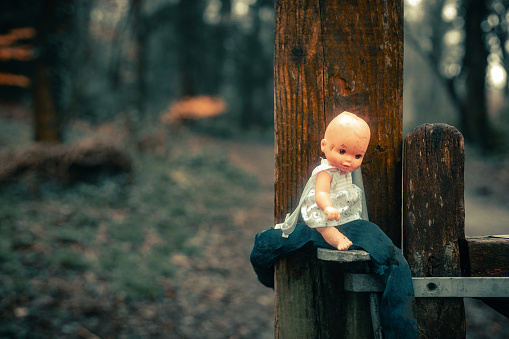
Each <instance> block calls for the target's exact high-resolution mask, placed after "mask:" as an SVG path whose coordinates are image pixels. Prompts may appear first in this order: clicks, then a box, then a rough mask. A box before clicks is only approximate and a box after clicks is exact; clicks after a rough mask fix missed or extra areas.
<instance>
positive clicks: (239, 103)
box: [0, 0, 509, 338]
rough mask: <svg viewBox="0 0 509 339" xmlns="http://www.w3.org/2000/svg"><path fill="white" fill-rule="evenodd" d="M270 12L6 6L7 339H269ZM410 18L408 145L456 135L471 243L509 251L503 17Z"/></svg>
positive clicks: (436, 8) (36, 2)
mask: <svg viewBox="0 0 509 339" xmlns="http://www.w3.org/2000/svg"><path fill="white" fill-rule="evenodd" d="M322 2H323V1H322V0H320V1H318V3H322ZM274 6H275V4H274V1H270V0H192V1H191V0H189V1H184V0H91V1H85V0H3V1H0V337H1V338H273V337H274V319H273V318H274V310H273V307H274V304H273V302H274V298H273V291H272V290H269V289H266V288H265V287H264V286H262V285H261V284H260V283H259V282H258V281H257V280H256V276H255V275H254V273H253V272H252V269H251V266H250V263H249V252H250V250H251V247H252V244H253V237H254V235H255V234H256V233H257V232H259V231H261V230H262V229H264V228H266V227H269V226H271V225H273V223H274V220H273V219H274V163H275V161H274V106H275V105H274V93H275V88H274V48H275V46H274V44H275V41H277V39H275V35H277V32H275V19H276V18H275V12H274ZM404 8H405V15H404V21H405V26H404V33H405V35H404V36H405V38H404V39H405V40H404V53H405V54H404V83H403V88H404V91H403V97H404V99H403V134H404V135H406V134H407V133H409V132H410V131H411V130H412V129H414V128H415V127H417V126H419V125H420V124H423V123H447V124H450V125H453V126H455V127H457V128H458V130H460V132H461V133H462V134H463V136H464V137H465V142H466V162H465V204H466V213H467V218H466V232H467V236H469V235H471V236H478V235H486V234H508V233H509V225H508V223H507V220H508V218H509V209H507V206H508V204H509V194H508V193H507V192H509V161H508V160H507V156H508V154H509V152H508V150H509V133H508V132H509V100H508V99H509V97H508V96H509V86H508V78H507V73H508V71H509V1H508V0H483V1H476V0H428V1H424V0H405V1H404ZM465 304H466V311H467V337H469V338H485V337H490V338H509V337H508V336H507V333H509V319H507V318H505V317H504V316H502V315H501V314H499V313H497V312H496V311H494V310H493V309H491V308H489V307H487V306H486V305H485V304H483V303H482V302H480V301H478V300H467V301H465Z"/></svg>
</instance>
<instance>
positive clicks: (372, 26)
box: [274, 0, 403, 339]
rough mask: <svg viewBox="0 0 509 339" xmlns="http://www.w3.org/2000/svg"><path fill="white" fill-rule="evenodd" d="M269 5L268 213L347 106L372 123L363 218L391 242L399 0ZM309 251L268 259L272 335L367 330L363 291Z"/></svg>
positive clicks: (295, 185)
mask: <svg viewBox="0 0 509 339" xmlns="http://www.w3.org/2000/svg"><path fill="white" fill-rule="evenodd" d="M275 14H276V27H275V58H274V81H275V83H274V84H275V89H274V91H275V92H274V94H275V118H274V123H275V219H276V223H279V222H282V221H283V220H284V218H285V216H286V214H287V213H291V212H292V211H293V209H294V208H295V207H296V206H297V204H298V201H299V199H300V195H301V192H302V189H303V187H304V185H305V183H306V182H307V180H308V178H309V176H310V175H311V172H312V170H313V168H314V167H316V166H317V165H318V164H319V162H320V157H321V156H322V154H321V151H320V140H321V139H322V138H323V135H324V132H325V128H326V125H327V124H328V123H329V122H330V121H331V120H332V119H333V118H334V117H335V116H336V115H338V114H339V113H341V112H342V111H344V110H348V111H350V112H352V113H355V114H357V115H359V116H360V117H362V118H363V119H364V120H366V121H367V122H368V124H369V125H370V128H371V142H370V146H369V149H368V151H367V156H366V158H365V160H364V163H363V166H362V169H363V180H364V186H365V190H366V196H367V203H368V211H369V213H370V218H371V220H372V221H374V222H375V223H377V224H378V225H379V226H380V227H381V228H382V229H383V230H384V231H385V232H386V233H387V235H388V236H389V237H390V238H391V239H392V240H393V241H394V242H395V243H396V244H399V243H400V239H401V227H400V226H401V158H402V156H401V153H402V93H403V5H402V1H401V0H342V1H326V0H285V1H282V0H276V1H275ZM315 258H316V253H314V252H313V253H311V254H310V256H307V257H306V256H304V255H303V254H300V255H298V256H297V255H295V256H293V255H292V256H291V257H289V258H286V259H283V260H281V261H280V262H279V263H278V265H277V266H276V277H275V279H276V289H275V292H276V294H275V312H276V338H292V339H293V338H318V337H319V338H333V337H334V338H369V337H372V335H373V334H372V329H371V325H370V324H369V322H370V320H369V319H370V316H369V305H368V302H367V299H366V300H361V299H359V298H361V296H354V295H351V294H346V295H342V294H341V293H343V292H339V291H342V273H341V272H342V269H341V268H340V267H342V266H341V265H338V264H332V263H328V264H325V263H323V262H322V263H319V264H318V265H315V263H316V259H315ZM331 265H332V266H331ZM338 274H340V276H339V277H338V276H337V275H338ZM363 297H365V296H363ZM334 310H335V311H334ZM344 312H349V314H351V315H352V317H346V316H345V315H344ZM366 312H367V313H366ZM318 333H319V335H318Z"/></svg>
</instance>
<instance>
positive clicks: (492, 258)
mask: <svg viewBox="0 0 509 339" xmlns="http://www.w3.org/2000/svg"><path fill="white" fill-rule="evenodd" d="M461 245H462V246H461V247H462V258H461V259H462V268H463V275H464V276H466V277H509V239H506V238H494V237H489V236H486V237H471V238H466V239H464V240H463V241H462V242H461Z"/></svg>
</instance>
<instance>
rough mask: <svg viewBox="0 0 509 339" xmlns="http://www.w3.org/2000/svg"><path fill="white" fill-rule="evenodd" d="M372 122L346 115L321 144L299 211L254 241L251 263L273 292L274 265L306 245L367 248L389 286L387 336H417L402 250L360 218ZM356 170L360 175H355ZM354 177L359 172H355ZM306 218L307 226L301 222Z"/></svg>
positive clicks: (384, 307) (384, 317)
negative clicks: (361, 178)
mask: <svg viewBox="0 0 509 339" xmlns="http://www.w3.org/2000/svg"><path fill="white" fill-rule="evenodd" d="M369 139H370V130H369V126H368V124H367V123H366V122H365V121H364V120H362V119H360V118H358V117H357V116H355V115H354V114H352V113H348V112H343V113H341V114H339V115H338V116H337V117H335V118H334V119H333V120H332V121H331V122H330V124H329V125H328V126H327V129H326V131H325V135H324V138H323V139H322V141H321V143H320V147H321V150H322V152H323V153H324V155H325V159H322V162H321V164H320V165H319V166H318V167H316V168H315V169H314V170H313V173H312V175H311V178H310V179H309V180H308V183H307V184H306V186H305V188H304V191H303V193H302V195H301V199H300V201H299V205H298V207H297V208H296V210H295V211H294V212H293V213H292V214H289V215H287V217H286V219H285V221H284V222H283V223H281V224H277V225H275V226H272V227H269V228H267V229H265V230H264V231H262V232H260V233H258V234H257V235H256V237H255V242H254V246H253V250H252V251H251V256H250V261H251V264H252V266H253V269H254V271H255V273H256V275H257V277H258V280H259V281H260V282H261V283H262V284H264V285H265V286H267V287H271V288H274V265H275V263H276V262H277V261H278V260H279V259H282V258H284V257H286V256H288V255H290V254H292V253H294V252H295V251H297V250H300V249H302V248H304V247H309V245H311V246H312V247H315V248H316V247H324V248H332V249H338V250H347V249H349V248H351V249H363V250H365V251H366V252H368V253H369V254H370V256H371V260H372V263H373V267H374V273H376V274H378V275H379V276H380V277H381V278H382V280H383V281H384V283H385V291H384V292H383V294H382V298H381V303H380V318H381V323H382V328H383V331H384V337H385V338H388V339H391V338H406V339H411V338H416V337H417V321H416V314H415V296H414V289H413V283H412V275H411V272H410V268H409V266H408V263H407V261H406V260H405V257H404V256H403V254H402V252H401V250H400V249H399V248H398V247H396V246H395V245H394V244H393V242H392V241H391V239H390V238H389V237H387V235H386V234H385V233H384V232H383V231H382V230H381V229H380V228H379V227H378V226H377V225H375V224H374V223H372V222H370V221H368V220H364V219H363V218H362V217H361V213H362V209H363V206H365V205H364V202H363V201H362V196H363V194H362V190H361V188H359V187H358V186H356V185H354V184H353V182H352V172H353V171H354V170H356V169H358V168H359V166H360V165H361V163H362V160H363V158H364V155H365V153H366V150H367V148H368V144H369ZM357 172H358V171H357ZM354 174H355V173H354ZM301 215H302V219H303V220H304V223H302V222H298V219H299V216H301Z"/></svg>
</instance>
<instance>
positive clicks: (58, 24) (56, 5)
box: [33, 0, 76, 142]
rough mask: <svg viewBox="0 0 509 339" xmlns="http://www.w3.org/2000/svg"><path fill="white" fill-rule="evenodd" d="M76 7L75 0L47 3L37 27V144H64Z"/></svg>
mask: <svg viewBox="0 0 509 339" xmlns="http://www.w3.org/2000/svg"><path fill="white" fill-rule="evenodd" d="M75 10H76V8H75V5H74V3H73V1H64V0H46V1H44V4H43V5H42V13H41V15H40V17H39V22H38V25H37V27H36V30H37V41H36V46H37V49H38V51H39V53H38V56H37V58H36V59H35V61H34V87H33V97H34V102H33V104H34V131H35V140H36V141H45V142H61V141H62V123H63V120H64V116H63V115H64V113H66V109H67V106H68V105H69V102H70V95H71V93H67V92H66V91H65V90H66V89H68V88H70V85H69V83H68V81H69V79H68V78H67V72H66V71H65V68H66V66H67V62H68V54H69V53H71V51H70V49H71V48H72V46H71V42H70V39H69V37H68V34H69V33H70V30H71V28H70V24H71V23H72V20H73V15H74V12H75Z"/></svg>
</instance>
